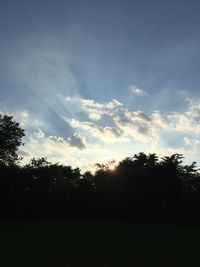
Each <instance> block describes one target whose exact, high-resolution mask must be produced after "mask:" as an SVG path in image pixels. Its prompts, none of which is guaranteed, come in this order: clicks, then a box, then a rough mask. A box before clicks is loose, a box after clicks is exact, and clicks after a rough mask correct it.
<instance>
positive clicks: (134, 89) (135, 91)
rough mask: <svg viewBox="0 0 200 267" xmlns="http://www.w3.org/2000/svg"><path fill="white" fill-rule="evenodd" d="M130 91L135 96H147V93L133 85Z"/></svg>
mask: <svg viewBox="0 0 200 267" xmlns="http://www.w3.org/2000/svg"><path fill="white" fill-rule="evenodd" d="M130 90H131V92H132V93H133V94H134V95H136V96H146V95H147V93H146V92H145V91H144V89H142V88H141V87H138V86H135V85H131V86H130Z"/></svg>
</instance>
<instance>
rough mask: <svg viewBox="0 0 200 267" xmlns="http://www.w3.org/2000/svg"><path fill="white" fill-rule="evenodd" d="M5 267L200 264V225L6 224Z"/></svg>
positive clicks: (0, 232) (0, 242)
mask: <svg viewBox="0 0 200 267" xmlns="http://www.w3.org/2000/svg"><path fill="white" fill-rule="evenodd" d="M0 251H1V252H0V253H1V255H0V266H1V267H7V266H14V267H15V266H20V267H23V266H26V267H29V266H31V267H32V266H34V267H40V266H41V267H46V266H48V267H52V266H55V267H73V266H80V267H82V266H87V267H90V266H91V267H93V266H94V267H95V266H99V267H100V266H114V267H118V266H120V267H127V266H131V267H132V266H133V267H138V266H139V267H140V266H141V267H142V266H153V267H156V266H159V267H165V266H167V267H171V266H176V267H179V266H180V267H184V266H189V267H193V266H198V267H199V266H200V226H188V225H181V226H177V225H155V224H139V223H131V222H126V223H125V222H86V221H84V222H71V221H70V222H50V223H47V222H23V223H22V222H16V223H14V222H9V223H8V222H7V223H5V222H1V223H0Z"/></svg>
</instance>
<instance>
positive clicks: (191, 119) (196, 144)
mask: <svg viewBox="0 0 200 267" xmlns="http://www.w3.org/2000/svg"><path fill="white" fill-rule="evenodd" d="M70 101H71V103H72V102H73V101H74V102H73V104H74V105H75V106H77V107H79V108H80V109H82V110H84V112H85V113H86V114H87V115H88V119H87V120H81V119H80V118H79V117H78V116H75V117H74V116H73V113H72V114H71V117H66V118H65V122H67V123H68V124H69V125H70V126H71V127H72V128H73V129H74V131H75V133H74V134H73V135H71V136H69V137H66V138H63V137H60V136H53V135H52V136H47V135H46V134H45V130H44V129H43V128H42V127H41V126H39V127H38V130H37V131H35V132H34V133H33V134H32V135H31V136H29V137H28V140H27V142H26V145H25V146H24V147H23V150H22V151H20V152H19V153H21V155H22V156H23V157H24V158H30V157H33V156H36V157H37V156H47V157H48V158H49V160H51V161H53V162H55V161H60V162H62V163H65V164H67V162H69V163H68V164H73V165H74V166H75V165H76V166H80V167H81V166H82V167H83V168H87V166H88V167H89V166H90V167H91V166H92V164H93V163H95V162H105V161H106V160H108V159H111V158H117V159H120V158H122V157H123V156H126V155H131V154H134V153H137V152H139V151H144V152H145V153H150V152H155V153H157V154H158V155H161V156H163V155H167V154H172V153H182V154H184V155H185V156H186V158H189V159H190V160H195V159H197V158H198V157H199V156H200V152H199V151H200V139H199V136H200V100H195V101H194V100H190V101H189V102H188V106H187V108H186V109H185V111H184V112H182V113H180V112H169V113H166V114H162V113H161V112H160V111H153V112H152V113H150V114H145V113H144V112H142V111H130V110H128V109H127V108H126V107H125V106H123V105H122V104H121V103H120V102H118V101H117V100H112V101H110V102H107V103H98V102H95V101H92V100H88V99H84V100H83V99H81V98H76V99H75V98H71V99H70ZM103 115H106V116H107V117H106V116H103ZM100 116H101V119H100ZM21 117H22V118H24V119H26V125H30V123H31V119H32V117H33V116H32V115H31V114H28V116H27V115H26V114H21ZM105 117H106V118H105ZM34 125H35V124H34ZM76 131H77V132H79V133H77V132H76ZM179 137H180V138H179ZM86 140H87V142H86ZM91 168H92V167H91Z"/></svg>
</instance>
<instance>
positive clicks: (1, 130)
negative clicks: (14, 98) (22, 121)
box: [0, 114, 24, 165]
mask: <svg viewBox="0 0 200 267" xmlns="http://www.w3.org/2000/svg"><path fill="white" fill-rule="evenodd" d="M23 136H24V130H23V129H22V128H21V127H20V125H19V123H18V122H15V121H14V120H13V117H11V116H7V115H1V114H0V164H5V165H11V164H14V163H16V162H17V161H18V160H19V156H18V155H17V150H18V147H19V146H20V145H22V137H23Z"/></svg>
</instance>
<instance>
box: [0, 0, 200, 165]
mask: <svg viewBox="0 0 200 267" xmlns="http://www.w3.org/2000/svg"><path fill="white" fill-rule="evenodd" d="M199 10H200V4H199V1H184V0H182V1H176V0H174V1H162V0H160V1H155V0H152V1H147V0H146V1H145V0H144V1H142V0H140V1H134V0H132V1H128V0H123V1H122V0H121V1H118V0H115V1H112V0H107V1H104V0H103V1H94V0H93V1H89V0H85V1H83V0H82V1H81V0H79V1H76V0H73V1H67V0H66V1H60V0H58V1H51V0H48V1H37V0H34V1H32V0H29V1H27V0H26V1H22V0H18V1H4V0H2V1H1V2H0V34H1V38H0V59H1V60H0V70H1V71H0V95H1V97H0V111H1V112H2V113H7V114H11V115H13V116H14V117H15V119H16V120H18V121H20V122H21V123H22V126H23V127H24V128H25V129H26V137H25V139H24V141H25V143H26V144H25V145H24V147H22V148H21V149H20V152H19V153H20V154H22V155H23V156H24V162H26V161H28V160H29V159H30V158H31V157H33V156H35V157H41V156H46V157H48V159H49V160H51V161H53V162H57V161H59V162H61V163H64V164H72V165H73V166H76V165H78V166H80V167H81V168H82V169H87V168H92V167H91V166H93V164H94V163H96V162H105V161H107V160H109V159H112V158H114V159H117V160H120V159H121V158H123V157H125V156H130V155H133V154H134V153H138V152H140V151H144V152H146V153H149V152H156V153H158V155H161V156H162V155H169V154H171V153H175V152H178V153H183V154H184V155H185V157H186V159H187V161H188V162H191V161H193V160H196V161H199V151H200V149H199V148H200V139H199V136H200V90H199V84H200V75H199V69H200V51H199V50H200V30H199V25H200V16H199Z"/></svg>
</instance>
